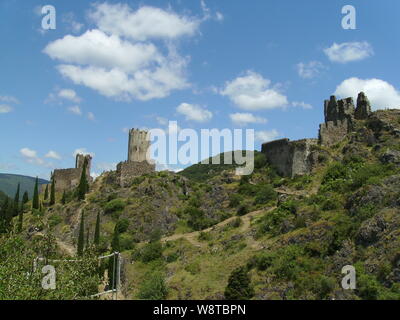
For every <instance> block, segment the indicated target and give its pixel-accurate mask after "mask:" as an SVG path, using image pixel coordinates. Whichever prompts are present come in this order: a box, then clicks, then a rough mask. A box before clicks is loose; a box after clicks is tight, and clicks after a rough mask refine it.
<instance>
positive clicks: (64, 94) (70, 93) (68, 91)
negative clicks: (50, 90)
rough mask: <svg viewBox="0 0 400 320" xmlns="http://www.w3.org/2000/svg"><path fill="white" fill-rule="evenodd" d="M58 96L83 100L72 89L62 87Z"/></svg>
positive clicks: (78, 100) (75, 100)
mask: <svg viewBox="0 0 400 320" xmlns="http://www.w3.org/2000/svg"><path fill="white" fill-rule="evenodd" d="M58 96H59V97H60V98H62V99H67V100H70V101H73V102H76V103H79V102H81V98H79V97H78V95H77V94H76V92H75V91H74V90H72V89H61V90H60V91H59V92H58Z"/></svg>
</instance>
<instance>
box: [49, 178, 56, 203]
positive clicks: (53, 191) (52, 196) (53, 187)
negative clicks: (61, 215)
mask: <svg viewBox="0 0 400 320" xmlns="http://www.w3.org/2000/svg"><path fill="white" fill-rule="evenodd" d="M55 203H56V183H55V181H54V175H52V176H51V189H50V205H51V206H54V205H55Z"/></svg>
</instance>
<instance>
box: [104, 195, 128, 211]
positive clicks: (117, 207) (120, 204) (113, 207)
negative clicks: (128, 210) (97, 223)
mask: <svg viewBox="0 0 400 320" xmlns="http://www.w3.org/2000/svg"><path fill="white" fill-rule="evenodd" d="M124 208H125V201H124V200H122V199H113V200H111V201H109V202H107V203H106V205H105V206H104V212H105V213H106V214H111V213H121V212H122V211H123V210H124Z"/></svg>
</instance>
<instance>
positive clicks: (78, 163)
mask: <svg viewBox="0 0 400 320" xmlns="http://www.w3.org/2000/svg"><path fill="white" fill-rule="evenodd" d="M85 160H86V161H87V162H86V164H87V166H86V177H90V168H91V165H92V156H91V155H89V154H87V155H84V154H77V155H76V159H75V169H81V168H83V164H84V163H85Z"/></svg>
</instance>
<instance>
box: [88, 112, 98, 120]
mask: <svg viewBox="0 0 400 320" xmlns="http://www.w3.org/2000/svg"><path fill="white" fill-rule="evenodd" d="M87 118H88V119H89V120H90V121H94V120H95V119H96V117H95V116H94V114H93V112H88V113H87Z"/></svg>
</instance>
